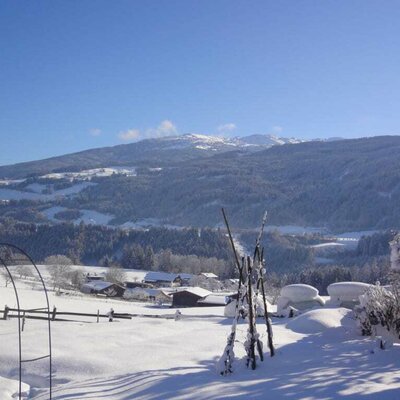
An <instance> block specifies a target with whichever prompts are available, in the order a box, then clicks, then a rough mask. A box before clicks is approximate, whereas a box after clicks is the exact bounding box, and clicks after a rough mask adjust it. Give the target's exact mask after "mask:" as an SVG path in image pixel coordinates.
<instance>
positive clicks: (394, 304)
mask: <svg viewBox="0 0 400 400" xmlns="http://www.w3.org/2000/svg"><path fill="white" fill-rule="evenodd" d="M355 313H356V317H357V319H358V321H359V325H360V328H361V332H362V334H363V335H379V336H385V337H391V338H392V339H394V340H395V341H398V340H399V339H400V284H399V283H395V284H393V285H391V286H390V287H386V288H385V287H383V286H380V285H379V284H378V285H376V286H371V287H370V288H369V289H368V290H367V291H366V292H365V294H364V295H362V296H360V306H359V307H357V308H356V309H355Z"/></svg>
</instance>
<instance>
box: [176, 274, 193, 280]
mask: <svg viewBox="0 0 400 400" xmlns="http://www.w3.org/2000/svg"><path fill="white" fill-rule="evenodd" d="M179 276H180V277H181V278H182V279H184V280H189V279H192V278H193V275H192V274H179Z"/></svg>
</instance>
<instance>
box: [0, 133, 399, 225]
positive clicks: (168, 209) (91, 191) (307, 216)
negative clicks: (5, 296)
mask: <svg viewBox="0 0 400 400" xmlns="http://www.w3.org/2000/svg"><path fill="white" fill-rule="evenodd" d="M150 142H151V141H144V142H140V143H144V144H142V146H143V149H142V150H143V151H142V153H141V157H142V159H143V160H144V159H145V158H146V154H147V153H146V151H147V150H148V151H150V150H149V149H147V150H146V148H147V147H148V146H150ZM151 143H152V145H154V143H156V142H151ZM138 145H139V144H137V146H138ZM175 145H176V143H175ZM214 145H215V146H216V147H215V148H216V149H217V150H216V151H214V150H210V151H205V153H201V152H200V153H201V154H202V156H196V154H197V153H198V151H199V149H198V148H197V147H196V146H194V147H193V143H192V144H191V146H189V147H187V145H186V144H185V145H184V146H183V147H182V148H180V149H179V151H178V150H176V149H171V147H168V146H165V143H164V144H163V146H164V147H163V146H161V147H160V148H159V149H158V150H157V147H156V148H154V147H152V150H151V151H150V153H149V154H151V157H150V156H149V158H148V160H147V161H146V162H148V163H150V161H151V160H152V162H154V160H157V157H160V158H159V160H158V163H159V164H158V165H162V167H159V168H155V167H154V165H155V164H152V165H153V167H150V166H149V165H150V164H148V165H147V166H144V165H142V166H141V167H140V166H138V167H137V168H136V170H135V174H134V176H129V175H125V174H120V173H117V174H111V175H109V176H93V177H91V178H86V179H90V185H89V184H88V185H87V186H86V187H84V188H83V189H82V190H79V191H77V192H76V193H74V194H73V195H70V196H65V195H64V196H63V195H57V194H55V195H53V197H51V196H50V197H49V196H47V197H46V194H45V193H46V192H45V191H46V190H47V191H50V192H51V191H55V190H57V188H60V187H67V188H68V186H73V185H74V184H75V183H74V182H75V181H74V179H75V178H70V177H64V178H63V179H61V178H57V179H51V178H30V179H29V180H26V181H24V182H22V183H18V182H17V183H10V184H9V185H8V186H6V188H4V186H3V188H2V189H1V191H2V192H1V193H0V194H2V193H3V194H5V195H6V196H7V195H9V192H10V190H9V189H14V194H13V196H15V193H16V192H15V190H23V191H24V192H23V193H22V194H23V195H25V196H27V192H26V191H29V190H32V189H30V188H32V187H34V186H33V185H37V184H40V185H42V186H41V187H44V188H45V191H44V192H42V193H41V194H32V193H29V195H30V196H31V197H32V196H33V195H35V196H36V197H35V198H34V199H33V200H30V201H29V202H28V201H27V200H22V201H18V200H15V201H14V203H12V204H11V203H4V204H2V205H1V207H0V216H2V217H3V218H13V219H16V220H19V221H26V222H45V221H46V217H45V215H44V214H43V213H42V212H44V213H45V210H46V208H49V207H51V206H53V205H57V206H60V207H63V208H62V213H61V214H58V216H59V217H60V219H68V218H69V220H72V217H73V216H79V215H80V214H79V210H96V211H98V212H101V213H104V214H107V215H109V216H110V218H109V220H110V221H109V224H111V225H121V224H124V223H127V222H128V223H136V222H137V221H141V220H143V219H146V220H148V219H151V220H152V221H153V222H152V223H155V224H159V225H163V224H172V225H179V226H198V227H207V226H208V227H215V226H218V225H220V224H221V222H222V219H221V212H220V209H221V207H225V208H226V209H227V211H228V212H229V216H230V219H231V223H232V226H233V227H235V228H254V227H256V226H257V225H258V223H259V220H260V217H261V216H262V215H263V212H264V210H268V213H269V217H268V223H269V224H274V225H300V226H319V227H325V228H328V229H329V230H333V231H342V232H344V231H360V230H374V229H377V230H382V229H390V228H400V183H399V182H400V157H399V154H400V137H398V136H382V137H373V138H363V139H354V140H341V141H339V140H338V141H332V142H320V141H316V142H306V143H297V144H285V145H281V146H273V147H271V148H269V149H267V150H260V149H258V150H257V151H256V150H254V149H253V150H252V151H250V152H249V151H247V150H246V149H247V147H240V146H238V147H234V146H230V147H229V146H227V145H226V143H222V144H221V143H219V142H218V141H217V144H213V146H214ZM146 146H147V147H146ZM169 146H171V143H169ZM202 146H203V145H202ZM139 147H140V146H139ZM203 147H204V146H203ZM211 147H212V146H211V145H210V148H211ZM227 147H229V148H230V151H228V150H227ZM132 148H136V149H137V147H132ZM124 149H125V150H124V151H125V153H124V154H125V156H122V155H121V157H118V152H117V150H118V148H112V149H110V150H109V151H110V152H111V156H112V157H116V158H114V161H118V162H119V164H120V165H122V164H124V163H128V162H129V163H130V164H131V165H132V163H133V161H132V160H133V159H135V158H132V154H130V155H129V156H128V153H129V152H128V153H127V152H126V151H127V150H126V149H127V148H124ZM182 149H183V150H182ZM185 149H186V150H187V151H190V157H188V158H186V157H184V154H186V153H185V151H186V150H185ZM218 149H223V150H221V151H218ZM167 150H168V153H165V152H167ZM101 151H104V152H105V153H104V157H103V159H102V157H101V154H102V153H101V152H100V153H96V154H97V156H96V162H95V165H96V166H98V164H99V163H100V164H101V163H103V164H105V163H107V161H109V160H110V158H108V156H110V154H109V155H108V156H107V155H106V153H107V150H106V149H101ZM137 151H138V150H135V152H137ZM202 151H203V150H202ZM160 152H161V153H163V154H164V156H163V157H161V156H160V154H161V153H160ZM139 153H140V152H139ZM79 154H80V153H79ZM79 154H78V155H75V156H76V157H78V156H79ZM90 154H92V153H90V151H89V152H87V153H82V154H80V156H82V159H85V160H86V161H85V162H89V161H90V160H91V158H90ZM99 154H100V156H99ZM135 154H136V153H135ZM165 154H175V155H176V157H175V158H174V159H172V158H171V161H170V162H169V163H168V162H167V159H168V158H166V157H165ZM75 156H74V157H75ZM80 156H79V157H80ZM65 157H66V158H68V156H65ZM124 157H125V158H124ZM182 157H183V158H182ZM139 158H140V157H139ZM72 160H73V161H76V165H75V168H78V167H79V165H80V164H79V162H78V161H77V160H75V159H74V158H73V159H72ZM149 160H150V161H149ZM64 161H65V160H64ZM70 161H71V160H70ZM45 164H46V163H44V164H43V163H42V164H41V168H44V166H45ZM51 165H53V164H51ZM103 166H105V165H103ZM7 168H11V170H10V171H11V172H12V168H13V167H7ZM15 168H17V169H16V171H19V168H20V166H16V167H15ZM78 169H79V168H78ZM80 179H81V180H82V179H84V178H82V177H81V178H80ZM43 185H44V186H43ZM46 185H47V186H46ZM72 189H73V187H72ZM20 193H21V192H17V194H18V195H19V194H20ZM56 193H57V192H56ZM40 196H41V197H40ZM24 201H25V203H24ZM52 222H54V221H52Z"/></svg>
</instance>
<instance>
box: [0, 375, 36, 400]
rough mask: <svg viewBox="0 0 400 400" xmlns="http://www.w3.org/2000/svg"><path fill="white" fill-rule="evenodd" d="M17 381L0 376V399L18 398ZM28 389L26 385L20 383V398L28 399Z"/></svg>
mask: <svg viewBox="0 0 400 400" xmlns="http://www.w3.org/2000/svg"><path fill="white" fill-rule="evenodd" d="M18 383H19V382H18V381H17V380H14V379H8V378H3V377H1V376H0V399H1V400H8V399H10V400H12V399H17V398H18V390H19V387H18ZM29 391H30V387H29V385H27V384H26V383H22V391H21V397H22V399H28V397H29Z"/></svg>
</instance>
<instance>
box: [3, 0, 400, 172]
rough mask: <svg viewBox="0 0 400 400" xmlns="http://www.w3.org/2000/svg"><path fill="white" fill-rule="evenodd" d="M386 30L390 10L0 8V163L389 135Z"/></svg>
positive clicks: (231, 3)
mask: <svg viewBox="0 0 400 400" xmlns="http://www.w3.org/2000/svg"><path fill="white" fill-rule="evenodd" d="M399 21H400V1H398V0H393V1H392V0H385V1H381V0H374V1H371V0H291V1H284V0H279V1H278V0H261V1H247V0H246V1H237V0H227V1H225V0H201V1H200V0H196V1H192V0H182V1H174V0H162V1H155V0H142V1H134V0H130V1H121V0H118V1H111V0H109V1H100V0H96V1H94V0H89V1H86V0H77V1H67V0H64V1H54V0H51V1H50V0H49V1H41V0H35V1H16V0H3V1H1V2H0V49H1V53H0V54H1V56H0V138H1V149H2V151H1V153H0V164H8V163H13V162H19V161H24V160H32V159H39V158H44V157H49V156H52V155H59V154H64V153H68V152H74V151H78V150H83V149H87V148H93V147H101V146H106V145H115V144H120V143H124V142H126V141H129V140H135V139H136V140H137V139H138V138H139V139H140V138H145V137H150V136H154V135H164V134H171V133H174V132H179V133H187V132H196V133H207V134H217V133H223V134H226V135H232V136H236V135H241V136H243V135H248V134H254V133H271V132H276V133H277V134H279V135H281V136H295V137H301V138H316V137H330V136H343V137H360V136H371V135H382V134H392V135H393V134H400V113H399V110H400V23H399ZM163 121H164V122H163Z"/></svg>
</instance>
